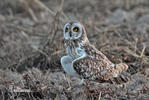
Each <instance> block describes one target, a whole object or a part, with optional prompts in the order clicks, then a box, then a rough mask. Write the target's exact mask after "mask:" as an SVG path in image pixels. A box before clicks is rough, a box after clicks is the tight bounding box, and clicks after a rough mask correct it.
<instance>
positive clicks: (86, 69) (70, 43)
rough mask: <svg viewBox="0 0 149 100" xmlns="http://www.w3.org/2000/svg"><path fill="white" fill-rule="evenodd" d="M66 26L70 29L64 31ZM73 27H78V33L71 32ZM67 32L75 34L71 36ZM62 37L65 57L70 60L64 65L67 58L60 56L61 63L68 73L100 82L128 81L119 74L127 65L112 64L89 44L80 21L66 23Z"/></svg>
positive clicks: (116, 82) (117, 82)
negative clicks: (65, 52)
mask: <svg viewBox="0 0 149 100" xmlns="http://www.w3.org/2000/svg"><path fill="white" fill-rule="evenodd" d="M67 27H69V29H70V30H69V31H68V32H66V33H65V28H67ZM75 27H78V28H79V30H80V31H78V33H76V32H73V29H74V28H75ZM65 34H66V35H65ZM69 34H72V35H73V34H75V35H74V37H72V36H69ZM76 34H77V35H76ZM80 34H81V35H80ZM79 36H80V37H79ZM76 37H77V38H76ZM64 38H65V41H64V46H65V48H66V51H67V54H68V55H67V57H68V58H70V59H71V61H70V62H69V63H70V65H68V66H67V65H65V63H64V62H67V60H68V59H67V57H66V56H65V58H66V59H65V60H64V59H63V58H62V59H61V64H62V67H63V68H64V70H65V71H66V72H67V73H68V74H70V75H74V76H79V77H82V78H84V79H89V80H92V81H97V82H100V83H105V82H106V83H115V84H121V83H125V82H127V81H128V78H127V77H124V76H122V75H120V74H121V73H122V72H125V71H126V70H127V69H128V66H127V65H126V64H124V63H120V64H113V63H112V62H111V61H110V60H109V59H108V58H107V57H106V56H105V55H104V54H103V53H102V52H100V51H99V50H97V49H96V48H95V47H94V46H93V45H91V44H90V42H89V40H88V38H87V34H86V31H85V28H84V26H83V25H82V24H81V23H78V22H70V23H67V24H66V25H65V27H64ZM66 66H67V68H66ZM69 66H70V67H69ZM69 68H70V69H69ZM71 68H72V69H71ZM70 70H71V71H72V70H73V72H74V73H73V74H71V71H70Z"/></svg>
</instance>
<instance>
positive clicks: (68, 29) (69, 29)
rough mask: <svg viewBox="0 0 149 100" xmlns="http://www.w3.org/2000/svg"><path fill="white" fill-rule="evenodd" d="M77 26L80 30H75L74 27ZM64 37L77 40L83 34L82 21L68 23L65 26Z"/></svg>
mask: <svg viewBox="0 0 149 100" xmlns="http://www.w3.org/2000/svg"><path fill="white" fill-rule="evenodd" d="M75 27H77V28H78V31H77V32H75V31H74V30H73V29H74V28H75ZM63 32H64V38H65V39H66V40H76V39H78V38H80V37H81V35H82V25H81V24H80V23H72V25H71V24H70V23H66V24H65V26H64V31H63Z"/></svg>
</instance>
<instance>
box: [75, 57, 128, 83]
mask: <svg viewBox="0 0 149 100" xmlns="http://www.w3.org/2000/svg"><path fill="white" fill-rule="evenodd" d="M101 63H102V62H100V61H98V60H97V59H93V58H91V57H88V56H87V57H84V58H81V59H79V60H76V61H74V62H73V67H74V69H75V71H76V72H77V73H78V74H79V75H80V76H81V77H83V78H84V79H89V80H92V81H97V82H100V83H110V84H113V83H115V84H122V83H126V82H127V81H128V80H129V78H127V77H125V76H123V75H119V74H120V73H119V69H116V67H115V66H113V65H109V66H108V67H109V68H107V69H106V68H103V67H102V64H101ZM118 75H119V76H118ZM115 76H116V77H115ZM117 76H118V77H117Z"/></svg>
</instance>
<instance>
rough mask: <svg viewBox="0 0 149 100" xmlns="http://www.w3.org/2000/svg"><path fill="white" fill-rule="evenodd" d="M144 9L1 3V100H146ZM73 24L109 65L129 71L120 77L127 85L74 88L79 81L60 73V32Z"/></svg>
mask: <svg viewBox="0 0 149 100" xmlns="http://www.w3.org/2000/svg"><path fill="white" fill-rule="evenodd" d="M148 6H149V3H148V0H137V1H136V0H131V1H130V0H116V1H115V0H111V1H109V0H90V1H86V0H82V1H79V0H74V1H69V0H61V1H59V0H41V1H40V0H5V1H3V0H0V8H1V9H0V23H1V24H0V99H2V100H10V99H16V100H19V99H21V98H22V99H26V100H34V99H35V100H36V99H39V100H40V99H43V100H107V99H110V100H111V99H118V100H121V99H123V100H127V99H141V100H147V99H148V98H149V39H148V38H149V33H148V32H149V21H148V20H149V11H148V9H149V7H148ZM72 19H77V20H79V21H81V22H82V23H83V24H84V25H85V27H86V30H87V35H88V37H89V40H90V41H91V43H92V44H94V45H95V46H96V47H97V48H98V49H99V50H101V51H102V52H103V53H104V54H105V55H107V57H108V58H109V59H110V60H111V61H112V62H114V63H119V62H125V63H127V64H128V65H129V69H128V71H127V72H126V73H123V74H125V75H128V76H129V77H130V78H131V81H130V82H128V83H126V84H125V85H124V86H122V87H119V86H115V85H104V84H100V83H96V82H89V84H88V85H82V86H78V83H79V81H80V79H79V78H76V77H70V76H69V75H67V74H65V73H64V71H63V70H62V68H61V64H60V61H59V60H60V58H61V56H63V55H65V49H64V48H63V34H62V33H63V26H64V23H65V22H67V21H70V20H72ZM19 89H23V91H25V90H26V91H27V92H15V91H17V90H18V91H19ZM20 91H21V90H20ZM22 99H21V100H22Z"/></svg>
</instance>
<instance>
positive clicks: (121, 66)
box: [114, 63, 128, 77]
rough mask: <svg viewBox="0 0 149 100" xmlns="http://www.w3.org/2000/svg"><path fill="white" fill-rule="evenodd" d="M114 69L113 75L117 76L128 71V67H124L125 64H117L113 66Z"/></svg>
mask: <svg viewBox="0 0 149 100" xmlns="http://www.w3.org/2000/svg"><path fill="white" fill-rule="evenodd" d="M114 69H115V73H116V74H117V75H118V74H120V73H122V72H125V71H126V70H127V69H128V65H126V64H125V63H119V64H116V65H115V67H114ZM114 77H115V76H114Z"/></svg>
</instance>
